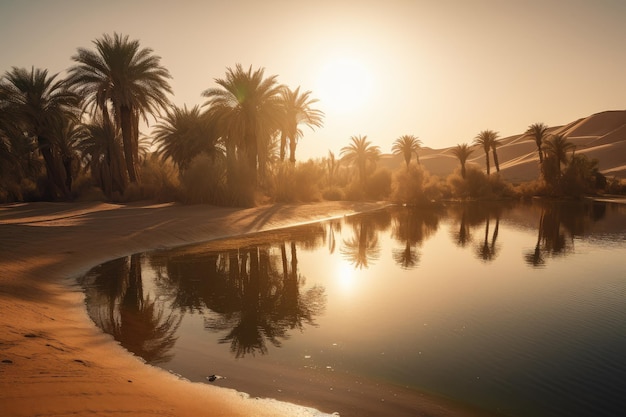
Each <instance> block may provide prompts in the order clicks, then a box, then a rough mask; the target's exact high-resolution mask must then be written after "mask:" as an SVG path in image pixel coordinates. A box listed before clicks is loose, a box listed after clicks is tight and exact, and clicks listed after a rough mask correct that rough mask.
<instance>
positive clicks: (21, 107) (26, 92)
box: [0, 67, 79, 197]
mask: <svg viewBox="0 0 626 417" xmlns="http://www.w3.org/2000/svg"><path fill="white" fill-rule="evenodd" d="M57 76H58V74H54V75H52V76H48V71H47V70H41V69H35V68H34V67H33V68H31V70H30V71H28V70H26V69H25V68H16V67H13V68H12V70H11V71H8V72H6V73H5V75H4V77H3V79H2V80H1V81H0V85H1V87H0V88H1V89H2V91H3V92H2V96H3V101H4V104H3V108H4V111H6V112H7V114H8V118H9V119H11V123H12V124H14V129H13V130H14V132H19V133H20V134H21V136H22V138H24V137H32V138H34V139H35V140H36V142H37V146H38V149H39V152H41V155H42V156H43V159H44V162H45V166H46V173H47V176H48V179H49V180H50V182H51V184H52V186H53V187H55V188H56V190H57V191H59V192H61V194H62V195H63V196H65V197H67V196H68V195H69V190H68V189H67V187H66V186H65V183H64V181H63V176H62V175H61V172H60V165H61V161H60V160H59V151H58V149H57V147H56V146H55V138H54V133H55V132H54V126H55V125H58V124H62V123H64V119H71V118H75V117H76V109H77V105H78V102H79V99H78V96H76V94H74V93H72V92H70V91H68V89H67V88H66V85H67V84H66V81H64V80H58V81H55V79H56V77H57Z"/></svg>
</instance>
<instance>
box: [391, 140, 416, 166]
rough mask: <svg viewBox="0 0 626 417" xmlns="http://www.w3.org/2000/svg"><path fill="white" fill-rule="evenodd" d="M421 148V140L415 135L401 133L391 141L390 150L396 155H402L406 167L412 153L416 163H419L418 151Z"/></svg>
mask: <svg viewBox="0 0 626 417" xmlns="http://www.w3.org/2000/svg"><path fill="white" fill-rule="evenodd" d="M421 148H422V141H421V140H419V139H418V138H417V137H416V136H413V135H403V136H400V137H399V138H398V139H396V140H395V141H394V142H393V146H392V147H391V151H392V152H393V153H394V154H396V155H402V156H404V162H405V163H406V166H407V168H408V167H409V164H410V163H411V158H412V157H413V155H415V158H416V159H417V163H418V164H419V162H420V158H419V154H418V152H419V150H420V149H421Z"/></svg>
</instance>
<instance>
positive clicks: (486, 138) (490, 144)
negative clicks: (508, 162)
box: [474, 130, 500, 175]
mask: <svg viewBox="0 0 626 417" xmlns="http://www.w3.org/2000/svg"><path fill="white" fill-rule="evenodd" d="M497 138H498V134H497V133H496V132H494V131H493V130H483V131H481V132H480V133H479V134H478V135H476V137H475V138H474V144H475V145H480V146H482V148H483V150H484V151H485V163H486V165H487V175H489V174H490V173H491V170H490V166H489V151H493V157H494V161H495V162H496V168H497V169H498V170H500V167H499V165H498V164H497V160H498V156H497V154H496V145H494V142H495V141H496V139H497Z"/></svg>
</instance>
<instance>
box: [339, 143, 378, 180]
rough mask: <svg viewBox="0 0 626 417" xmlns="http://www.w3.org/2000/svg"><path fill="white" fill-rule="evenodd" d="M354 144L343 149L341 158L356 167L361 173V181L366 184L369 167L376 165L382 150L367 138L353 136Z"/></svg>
mask: <svg viewBox="0 0 626 417" xmlns="http://www.w3.org/2000/svg"><path fill="white" fill-rule="evenodd" d="M350 140H351V141H352V143H350V145H348V146H344V147H343V148H341V152H340V154H339V155H340V156H341V158H342V160H344V161H346V162H348V163H349V164H352V165H356V167H357V170H358V172H359V181H360V182H361V183H362V184H364V183H365V178H366V174H367V168H368V165H375V164H376V161H378V158H379V157H380V148H379V147H378V146H373V145H372V144H371V143H370V142H369V141H368V140H367V136H361V135H359V136H352V137H351V138H350Z"/></svg>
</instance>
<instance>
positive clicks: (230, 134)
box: [202, 64, 283, 187]
mask: <svg viewBox="0 0 626 417" xmlns="http://www.w3.org/2000/svg"><path fill="white" fill-rule="evenodd" d="M264 71H265V70H264V69H263V68H260V69H258V70H256V71H254V72H253V71H252V67H250V68H249V69H248V70H247V71H245V70H244V69H243V67H242V66H241V64H237V65H236V66H235V69H234V70H233V69H232V68H227V70H226V78H224V79H216V80H215V82H216V83H217V84H218V85H219V86H220V88H210V89H208V90H205V91H204V92H203V93H202V95H203V96H204V97H207V98H208V100H207V101H206V103H205V105H206V106H209V112H210V114H212V116H213V117H216V118H217V120H218V121H219V122H220V123H221V126H222V129H223V130H224V131H223V136H224V138H225V139H226V141H227V144H226V146H227V152H228V151H230V152H229V153H230V154H229V155H227V156H228V158H229V160H230V161H232V160H234V158H235V155H231V154H232V153H233V152H235V151H236V153H237V157H240V158H241V159H243V160H245V161H246V165H247V168H248V170H249V173H250V176H251V179H250V180H251V181H250V182H251V183H252V186H253V187H256V185H257V167H258V162H257V158H258V150H259V148H261V146H259V145H261V144H262V141H268V140H269V137H270V136H271V133H273V132H274V131H275V129H274V127H276V126H278V119H279V115H280V107H279V106H280V99H279V93H280V91H281V90H282V88H283V86H281V85H279V84H278V83H277V81H276V78H277V76H276V75H272V76H270V77H267V78H265V77H264Z"/></svg>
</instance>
